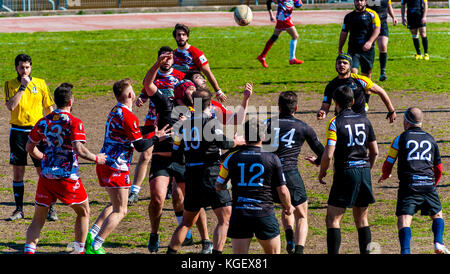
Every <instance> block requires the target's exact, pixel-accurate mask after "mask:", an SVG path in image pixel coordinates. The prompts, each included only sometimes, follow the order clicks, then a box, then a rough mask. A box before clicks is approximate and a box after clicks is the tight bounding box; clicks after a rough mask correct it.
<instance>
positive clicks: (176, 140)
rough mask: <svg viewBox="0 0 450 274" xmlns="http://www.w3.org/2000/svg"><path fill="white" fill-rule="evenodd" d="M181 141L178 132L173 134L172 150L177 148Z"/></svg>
mask: <svg viewBox="0 0 450 274" xmlns="http://www.w3.org/2000/svg"><path fill="white" fill-rule="evenodd" d="M181 141H182V138H181V136H180V135H178V134H174V135H173V149H174V150H178V148H179V147H180V144H181Z"/></svg>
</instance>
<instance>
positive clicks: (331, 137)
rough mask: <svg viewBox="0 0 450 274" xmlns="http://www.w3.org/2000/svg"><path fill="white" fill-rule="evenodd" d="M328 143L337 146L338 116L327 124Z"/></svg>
mask: <svg viewBox="0 0 450 274" xmlns="http://www.w3.org/2000/svg"><path fill="white" fill-rule="evenodd" d="M326 139H327V145H330V146H335V145H336V141H337V134H336V116H334V117H333V118H331V120H330V121H329V122H328V125H327V133H326Z"/></svg>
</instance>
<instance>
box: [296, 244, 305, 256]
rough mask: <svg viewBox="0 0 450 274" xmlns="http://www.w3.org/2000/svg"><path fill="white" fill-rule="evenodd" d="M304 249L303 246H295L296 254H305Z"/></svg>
mask: <svg viewBox="0 0 450 274" xmlns="http://www.w3.org/2000/svg"><path fill="white" fill-rule="evenodd" d="M303 249H305V247H304V246H302V245H296V246H295V251H294V254H303Z"/></svg>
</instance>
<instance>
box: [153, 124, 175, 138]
mask: <svg viewBox="0 0 450 274" xmlns="http://www.w3.org/2000/svg"><path fill="white" fill-rule="evenodd" d="M171 130H172V128H169V124H167V125H165V126H164V127H163V128H162V129H161V130H159V129H158V127H155V136H157V137H158V138H159V140H160V141H163V140H165V139H167V138H169V137H172V135H173V132H171Z"/></svg>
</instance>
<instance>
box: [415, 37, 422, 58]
mask: <svg viewBox="0 0 450 274" xmlns="http://www.w3.org/2000/svg"><path fill="white" fill-rule="evenodd" d="M413 43H414V48H416V52H417V54H419V55H421V54H422V53H421V52H420V42H419V38H413Z"/></svg>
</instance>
